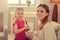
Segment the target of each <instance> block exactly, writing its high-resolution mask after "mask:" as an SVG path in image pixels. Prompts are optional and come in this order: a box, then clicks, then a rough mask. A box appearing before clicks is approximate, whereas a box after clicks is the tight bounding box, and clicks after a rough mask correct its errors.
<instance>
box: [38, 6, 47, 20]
mask: <svg viewBox="0 0 60 40" xmlns="http://www.w3.org/2000/svg"><path fill="white" fill-rule="evenodd" d="M46 16H48V13H47V12H46V9H45V8H43V7H42V6H40V7H38V8H37V17H38V19H39V20H43V19H44V18H45V17H46Z"/></svg>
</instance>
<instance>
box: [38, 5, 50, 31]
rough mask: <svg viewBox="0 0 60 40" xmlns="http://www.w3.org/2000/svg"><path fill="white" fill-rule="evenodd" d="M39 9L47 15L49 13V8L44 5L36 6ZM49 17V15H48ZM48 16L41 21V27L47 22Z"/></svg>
mask: <svg viewBox="0 0 60 40" xmlns="http://www.w3.org/2000/svg"><path fill="white" fill-rule="evenodd" d="M39 7H43V8H44V9H45V10H46V13H49V12H50V11H49V7H48V6H47V5H46V4H39V5H38V6H37V8H39ZM48 16H49V15H48ZM48 16H46V17H45V18H44V19H43V21H42V24H43V26H44V24H46V22H47V21H48ZM43 26H42V27H41V28H40V30H41V29H42V28H43Z"/></svg>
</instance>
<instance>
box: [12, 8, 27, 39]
mask: <svg viewBox="0 0 60 40" xmlns="http://www.w3.org/2000/svg"><path fill="white" fill-rule="evenodd" d="M23 16H24V9H23V8H16V10H15V20H14V22H13V31H14V34H15V40H25V39H26V34H25V30H26V29H27V25H25V21H24V19H23Z"/></svg>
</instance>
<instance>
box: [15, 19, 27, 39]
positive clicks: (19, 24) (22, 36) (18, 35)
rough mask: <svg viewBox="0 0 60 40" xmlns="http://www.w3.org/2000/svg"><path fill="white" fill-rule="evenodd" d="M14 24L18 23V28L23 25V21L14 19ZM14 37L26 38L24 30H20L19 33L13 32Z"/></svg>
mask: <svg viewBox="0 0 60 40" xmlns="http://www.w3.org/2000/svg"><path fill="white" fill-rule="evenodd" d="M14 24H17V25H18V29H21V28H23V27H24V24H25V23H24V21H23V20H22V21H19V20H17V19H16V20H15V22H14ZM15 39H17V40H25V39H26V34H25V30H24V31H22V32H20V33H17V34H15Z"/></svg>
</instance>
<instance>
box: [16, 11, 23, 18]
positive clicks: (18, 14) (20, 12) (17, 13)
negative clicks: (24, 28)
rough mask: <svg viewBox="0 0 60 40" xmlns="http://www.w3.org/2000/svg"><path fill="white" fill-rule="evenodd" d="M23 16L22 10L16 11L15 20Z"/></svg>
mask: <svg viewBox="0 0 60 40" xmlns="http://www.w3.org/2000/svg"><path fill="white" fill-rule="evenodd" d="M23 14H24V10H16V18H18V19H22V18H23Z"/></svg>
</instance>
